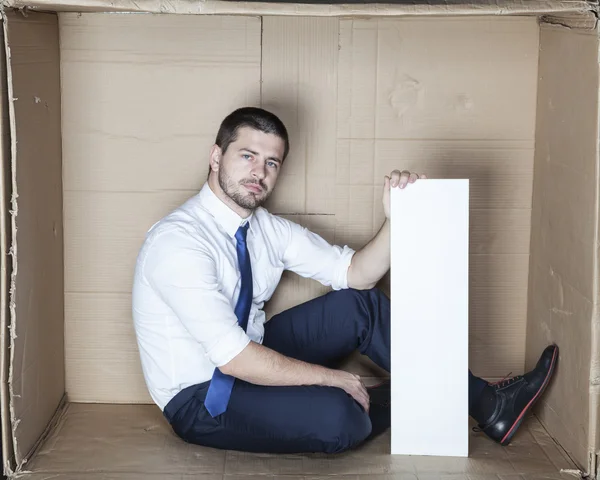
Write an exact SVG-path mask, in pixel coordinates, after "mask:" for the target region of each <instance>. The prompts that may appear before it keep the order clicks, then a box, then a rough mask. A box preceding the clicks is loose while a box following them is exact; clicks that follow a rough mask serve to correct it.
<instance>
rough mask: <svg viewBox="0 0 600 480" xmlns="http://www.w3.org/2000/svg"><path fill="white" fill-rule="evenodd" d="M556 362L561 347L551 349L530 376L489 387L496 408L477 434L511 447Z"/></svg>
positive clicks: (545, 353) (527, 374) (545, 385)
mask: <svg viewBox="0 0 600 480" xmlns="http://www.w3.org/2000/svg"><path fill="white" fill-rule="evenodd" d="M557 360H558V347H557V346H556V345H550V346H548V347H546V349H545V350H544V352H543V353H542V355H541V356H540V359H539V360H538V362H537V365H536V367H535V368H534V369H533V370H531V371H530V372H528V373H526V374H525V375H519V376H518V377H513V378H509V379H506V380H502V381H501V382H498V383H495V384H490V386H491V387H492V388H493V389H494V390H495V393H496V399H497V401H496V408H495V410H494V413H493V414H492V415H491V416H490V418H489V419H488V420H487V422H486V424H485V425H481V424H480V425H479V428H478V429H477V430H480V431H482V432H484V433H485V434H486V435H488V436H489V437H490V438H492V439H493V440H495V441H496V442H498V443H500V444H501V445H508V444H509V443H510V441H511V440H512V438H513V436H514V435H515V433H516V431H517V430H518V428H519V426H520V425H521V423H523V419H524V418H525V415H526V414H527V412H528V411H529V410H530V409H531V407H533V405H534V404H535V402H536V401H537V400H538V399H539V398H540V396H541V395H542V393H543V392H544V390H545V389H546V387H547V386H548V383H549V382H550V378H551V377H552V374H553V373H554V367H555V366H556V361H557Z"/></svg>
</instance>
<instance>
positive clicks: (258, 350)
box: [220, 342, 369, 411]
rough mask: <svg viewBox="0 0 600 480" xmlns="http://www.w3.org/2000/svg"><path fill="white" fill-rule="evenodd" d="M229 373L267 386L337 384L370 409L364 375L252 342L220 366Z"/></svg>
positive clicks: (249, 381)
mask: <svg viewBox="0 0 600 480" xmlns="http://www.w3.org/2000/svg"><path fill="white" fill-rule="evenodd" d="M220 370H221V371H222V372H223V373H225V374H226V375H231V376H233V377H236V378H239V379H241V380H245V381H246V382H248V383H253V384H255V385H264V386H296V385H320V386H327V387H337V388H341V389H342V390H344V391H345V392H346V393H348V394H349V395H351V396H352V397H353V398H354V399H355V400H356V401H357V402H358V403H360V404H361V405H362V407H363V408H364V409H365V411H368V410H369V394H368V393H367V390H366V388H365V386H364V384H363V383H362V381H361V379H360V377H359V376H358V375H355V374H353V373H349V372H345V371H343V370H332V369H329V368H325V367H322V366H320V365H313V364H311V363H306V362H302V361H300V360H296V359H294V358H290V357H286V356H285V355H281V354H280V353H277V352H276V351H274V350H271V349H270V348H267V347H265V346H264V345H260V344H258V343H255V342H250V343H249V344H248V346H247V347H246V348H245V349H244V350H242V351H241V352H240V353H239V354H238V355H237V356H236V357H235V358H234V359H233V360H231V361H230V362H229V363H227V364H226V365H224V366H222V367H220Z"/></svg>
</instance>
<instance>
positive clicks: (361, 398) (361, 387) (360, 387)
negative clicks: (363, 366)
mask: <svg viewBox="0 0 600 480" xmlns="http://www.w3.org/2000/svg"><path fill="white" fill-rule="evenodd" d="M355 377H356V381H357V382H358V384H357V388H356V392H355V393H354V394H353V395H352V396H353V397H354V398H355V400H356V401H357V402H358V403H359V404H360V405H361V406H362V407H363V408H364V409H365V412H368V411H369V406H370V403H371V402H370V397H369V393H368V392H367V387H365V384H364V383H363V382H362V379H361V378H360V376H358V375H356V376H355Z"/></svg>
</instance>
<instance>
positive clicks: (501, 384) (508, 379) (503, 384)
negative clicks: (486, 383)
mask: <svg viewBox="0 0 600 480" xmlns="http://www.w3.org/2000/svg"><path fill="white" fill-rule="evenodd" d="M511 375H512V372H510V373H509V374H508V375H507V376H506V377H504V378H503V379H502V380H499V381H497V382H492V383H490V386H492V387H496V388H502V387H506V386H508V385H510V384H512V383H515V382H516V381H518V380H521V378H523V375H517V376H516V377H511Z"/></svg>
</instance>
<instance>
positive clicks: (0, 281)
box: [0, 24, 14, 464]
mask: <svg viewBox="0 0 600 480" xmlns="http://www.w3.org/2000/svg"><path fill="white" fill-rule="evenodd" d="M4 32H5V26H4V24H2V35H1V36H0V39H1V41H2V48H0V75H2V79H1V80H0V81H1V82H2V84H1V90H0V91H1V93H0V111H1V117H0V153H1V155H2V169H1V170H0V190H1V193H0V208H1V211H2V216H1V217H0V249H1V252H2V254H1V256H0V305H1V307H0V308H1V310H0V348H1V352H0V416H1V417H2V419H9V418H10V391H9V388H8V375H9V366H10V350H9V346H10V343H11V340H10V332H9V329H8V325H9V323H10V308H9V302H8V297H9V289H10V277H11V271H12V260H11V256H10V246H11V243H12V235H11V216H10V204H11V196H12V195H11V193H12V187H11V184H12V175H11V155H10V151H11V142H10V118H9V113H8V82H7V65H6V52H5V49H4ZM1 448H2V461H3V464H7V463H9V462H10V461H11V459H13V457H14V451H13V442H12V429H11V424H10V422H8V421H3V422H2V447H1Z"/></svg>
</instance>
